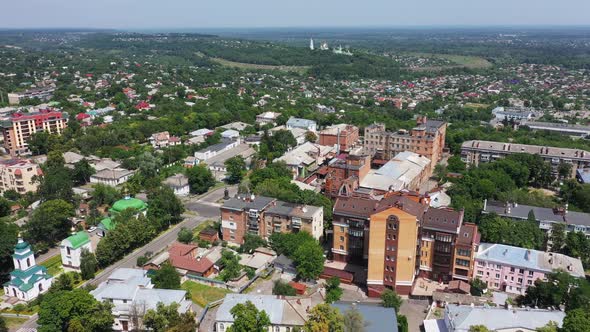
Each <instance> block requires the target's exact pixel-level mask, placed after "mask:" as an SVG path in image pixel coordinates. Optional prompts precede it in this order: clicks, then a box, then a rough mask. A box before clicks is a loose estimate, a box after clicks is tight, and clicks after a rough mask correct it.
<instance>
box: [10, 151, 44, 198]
mask: <svg viewBox="0 0 590 332" xmlns="http://www.w3.org/2000/svg"><path fill="white" fill-rule="evenodd" d="M41 175H43V171H41V168H40V167H39V165H37V164H34V163H32V162H30V161H28V160H17V159H12V160H3V161H0V193H4V192H5V191H7V190H14V191H16V192H17V193H19V194H24V193H26V192H29V191H30V192H35V191H37V186H38V182H37V181H34V180H33V178H34V177H35V176H41Z"/></svg>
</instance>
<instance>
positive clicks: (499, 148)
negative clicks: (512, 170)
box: [461, 141, 590, 177]
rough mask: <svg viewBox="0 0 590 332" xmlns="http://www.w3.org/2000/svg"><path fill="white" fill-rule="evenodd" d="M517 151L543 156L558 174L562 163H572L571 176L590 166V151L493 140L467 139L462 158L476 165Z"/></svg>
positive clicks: (463, 146)
mask: <svg viewBox="0 0 590 332" xmlns="http://www.w3.org/2000/svg"><path fill="white" fill-rule="evenodd" d="M516 153H528V154H537V155H539V156H541V158H543V160H545V161H546V162H548V163H549V164H551V167H552V169H553V173H554V174H557V170H558V167H559V164H561V163H567V164H570V165H572V173H571V175H570V177H575V176H576V171H577V170H578V169H584V168H587V167H590V152H588V151H584V150H578V149H566V148H555V147H548V146H540V145H527V144H513V143H503V142H492V141H466V142H463V144H461V160H463V162H465V163H468V164H471V165H474V166H478V165H479V163H487V162H491V161H494V160H498V159H501V158H504V157H506V156H508V155H511V154H516Z"/></svg>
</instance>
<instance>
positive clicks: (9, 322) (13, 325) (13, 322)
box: [2, 317, 27, 330]
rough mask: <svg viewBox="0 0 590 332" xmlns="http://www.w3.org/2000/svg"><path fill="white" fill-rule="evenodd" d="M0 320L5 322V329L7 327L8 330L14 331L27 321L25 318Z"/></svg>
mask: <svg viewBox="0 0 590 332" xmlns="http://www.w3.org/2000/svg"><path fill="white" fill-rule="evenodd" d="M2 318H4V321H6V327H8V328H9V329H14V330H16V329H17V328H18V327H20V326H21V325H23V324H24V323H25V322H26V321H27V318H17V317H2Z"/></svg>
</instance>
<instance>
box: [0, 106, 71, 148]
mask: <svg viewBox="0 0 590 332" xmlns="http://www.w3.org/2000/svg"><path fill="white" fill-rule="evenodd" d="M1 126H2V135H3V136H4V148H5V149H6V151H7V152H8V153H10V154H11V155H23V154H28V153H30V151H29V144H28V140H29V138H30V137H31V136H32V135H33V134H34V133H36V132H41V131H45V132H48V133H50V134H57V135H60V134H61V133H62V131H63V130H64V129H65V128H66V126H67V114H66V113H62V112H59V111H54V110H50V109H45V110H40V111H39V112H34V113H14V114H12V115H11V116H10V118H8V120H6V121H3V122H2V124H1Z"/></svg>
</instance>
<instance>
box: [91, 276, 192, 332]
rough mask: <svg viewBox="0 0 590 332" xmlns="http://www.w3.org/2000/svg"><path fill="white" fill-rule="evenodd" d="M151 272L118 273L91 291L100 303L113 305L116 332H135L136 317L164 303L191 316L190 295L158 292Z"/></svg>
mask: <svg viewBox="0 0 590 332" xmlns="http://www.w3.org/2000/svg"><path fill="white" fill-rule="evenodd" d="M147 273H148V271H146V270H139V269H127V268H120V269H116V270H115V271H114V272H113V273H111V275H110V276H109V277H108V279H107V280H106V281H105V282H102V283H101V284H100V285H98V287H97V288H96V289H95V290H93V291H91V292H90V294H91V295H92V296H94V298H95V299H97V300H98V301H99V302H103V301H107V302H109V303H111V304H112V305H113V309H112V313H113V316H114V323H113V327H112V329H113V331H134V330H135V329H136V328H137V327H136V326H133V322H134V318H135V317H134V315H137V312H145V311H147V310H156V308H157V306H158V305H159V304H160V303H162V304H164V305H166V306H169V305H171V304H172V303H176V304H178V309H177V310H178V313H179V314H182V313H186V312H190V311H191V310H192V309H191V302H190V301H189V300H186V291H183V290H175V289H157V288H154V285H153V284H152V280H151V279H150V277H148V276H147Z"/></svg>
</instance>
